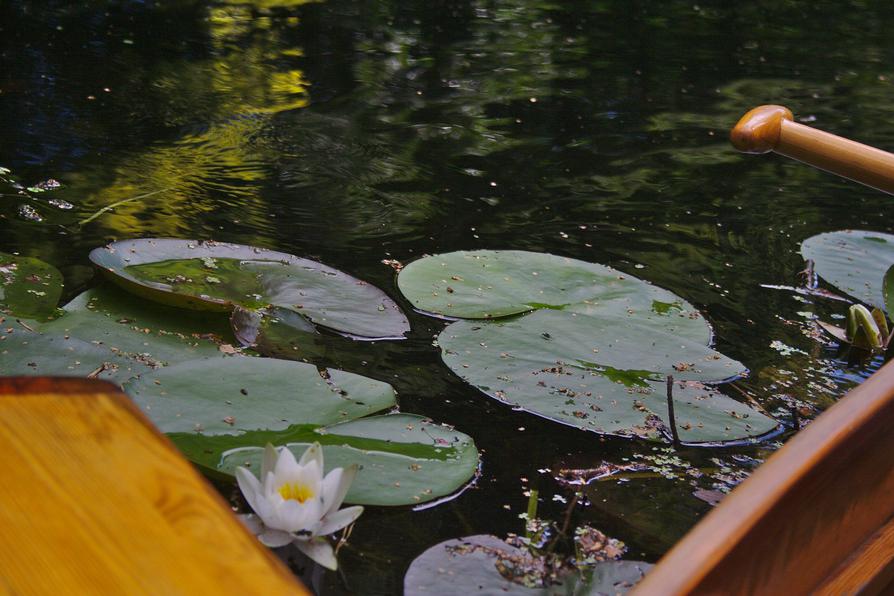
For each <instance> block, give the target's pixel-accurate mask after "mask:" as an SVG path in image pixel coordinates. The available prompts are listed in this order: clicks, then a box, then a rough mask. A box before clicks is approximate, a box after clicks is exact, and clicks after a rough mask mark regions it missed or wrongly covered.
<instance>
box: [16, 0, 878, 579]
mask: <svg viewBox="0 0 894 596" xmlns="http://www.w3.org/2000/svg"><path fill="white" fill-rule="evenodd" d="M892 28H894V5H892V4H891V3H890V2H856V1H854V2H837V3H801V2H790V1H784V2H783V1H780V2H775V3H772V4H771V5H766V4H765V5H761V6H759V5H757V4H755V5H750V4H748V3H726V2H719V1H712V2H699V3H698V4H694V3H693V2H677V1H667V2H661V3H655V2H636V1H631V0H615V1H610V0H606V1H600V2H592V1H586V2H584V1H576V0H571V1H566V2H560V3H556V2H544V1H542V0H517V1H515V2H508V1H505V0H487V1H484V0H482V1H477V2H476V1H472V0H443V1H436V2H434V1H430V2H388V1H379V2H347V1H343V0H327V1H326V2H320V3H305V2H302V1H301V0H255V1H251V2H250V1H244V2H243V1H239V0H223V1H218V2H213V1H192V0H178V1H173V0H168V1H161V0H159V1H155V2H138V1H129V2H100V1H85V2H78V3H71V2H62V1H42V2H27V1H17V0H9V1H6V2H3V3H0V33H2V36H0V37H2V40H0V48H2V49H0V166H5V167H7V168H9V169H10V170H11V171H12V173H13V174H14V175H15V176H16V177H17V178H18V179H19V180H21V181H23V182H24V183H26V184H34V183H37V182H39V181H42V180H46V179H48V178H53V179H56V180H58V181H60V182H61V183H62V184H63V187H62V188H60V189H57V190H54V191H52V195H51V196H52V198H54V199H58V200H61V201H65V202H67V203H70V204H71V206H73V207H72V208H71V209H62V208H59V206H60V205H61V206H63V207H65V206H66V205H64V204H62V203H59V202H57V205H56V206H54V205H52V204H50V203H49V202H48V201H47V199H45V198H44V196H49V195H44V194H41V195H40V196H39V197H37V198H36V200H31V201H29V200H26V199H23V198H22V197H20V196H17V195H16V194H15V190H14V189H11V188H10V187H3V188H2V192H3V194H2V196H0V229H2V234H0V251H5V252H19V253H21V254H23V255H28V256H34V257H39V258H41V259H43V260H45V261H48V262H50V263H52V264H53V265H55V266H56V267H58V268H59V269H61V270H62V272H63V274H64V275H65V278H66V288H65V298H71V297H73V296H75V295H77V294H78V293H79V292H81V291H82V290H83V289H85V288H87V287H89V286H91V285H94V284H95V283H97V280H94V279H93V273H92V269H91V267H90V263H89V261H88V259H87V255H88V253H89V251H90V250H91V249H92V248H94V247H96V246H100V245H102V244H104V243H106V242H108V241H111V240H118V239H128V238H137V237H149V236H159V237H177V238H196V239H214V240H219V241H228V242H236V243H241V244H249V245H254V246H260V247H265V248H271V249H275V250H278V251H282V252H286V253H291V254H294V255H298V256H301V257H307V258H311V259H315V260H319V261H321V262H323V263H325V264H327V265H330V266H333V267H336V268H338V269H341V270H342V271H345V272H347V273H349V274H351V275H353V276H356V277H359V278H361V279H364V280H367V281H369V282H371V283H372V284H374V285H376V286H378V287H380V288H382V289H384V290H385V291H386V293H388V294H389V295H390V296H391V297H392V298H393V299H394V300H396V301H397V302H398V303H399V304H400V305H401V306H402V307H403V308H404V310H405V311H406V312H407V313H408V316H409V318H410V323H411V325H412V332H411V333H410V336H409V338H408V339H406V340H404V341H401V342H390V343H388V342H373V343H367V342H364V343H362V344H358V345H356V346H355V347H353V348H349V349H344V350H341V351H338V352H333V353H325V354H322V355H320V356H319V358H318V362H317V363H319V364H326V365H330V366H337V367H341V368H344V369H346V370H349V371H352V372H357V373H361V374H365V375H368V376H371V377H373V378H376V379H380V380H384V381H388V382H389V383H391V384H392V385H393V386H394V387H395V388H396V389H397V391H398V394H399V398H398V399H399V404H400V408H401V410H402V411H403V412H407V413H416V414H422V415H426V416H431V417H433V418H435V419H436V420H438V421H442V422H447V423H449V424H451V425H454V426H456V428H457V429H458V430H461V431H463V432H465V433H467V434H469V435H471V436H472V437H473V438H474V440H475V442H476V444H477V445H478V447H479V449H480V450H481V452H482V466H481V475H480V478H479V479H478V480H477V483H476V484H475V485H474V487H472V488H470V489H469V490H466V491H465V492H463V493H462V494H461V495H459V496H458V497H457V498H455V499H452V500H449V501H447V502H445V503H441V504H438V505H437V506H433V507H428V508H423V509H421V510H413V509H411V508H406V507H401V508H385V507H369V508H368V510H367V511H366V513H365V514H364V515H363V517H362V518H361V519H360V522H359V523H358V524H357V526H356V528H355V530H354V532H353V535H352V536H351V540H350V543H349V545H348V546H346V547H345V548H344V549H343V550H342V551H341V553H340V563H341V570H340V571H339V573H329V574H327V575H326V576H325V578H324V579H323V585H324V589H325V591H326V592H328V593H368V594H380V593H381V594H386V593H396V592H399V591H400V590H401V586H402V581H403V575H404V573H405V571H406V569H407V567H408V565H409V563H410V561H411V560H412V559H413V558H414V557H416V556H418V555H419V554H420V553H421V552H422V551H423V550H425V549H426V548H428V547H430V546H432V545H434V544H436V543H438V542H440V541H442V540H446V539H449V538H456V537H459V536H464V535H470V534H495V535H499V536H505V535H506V534H507V533H510V532H516V533H517V532H523V531H524V522H523V520H522V519H520V518H519V515H520V514H521V513H523V512H525V511H526V509H527V504H528V497H527V494H528V492H529V491H530V490H532V489H537V490H538V491H539V496H540V505H539V511H538V514H539V515H540V516H541V517H542V518H545V519H549V520H557V521H559V522H560V523H561V521H562V520H563V519H564V518H565V514H566V509H567V505H566V503H567V502H569V501H570V500H571V497H572V495H573V492H574V489H573V488H568V487H564V486H562V485H561V484H559V483H558V482H557V481H556V480H555V479H554V476H555V474H556V473H557V471H558V470H560V469H566V468H571V469H585V468H593V467H596V466H598V465H599V464H600V463H602V462H603V461H609V462H614V463H623V462H625V461H644V460H649V461H652V463H653V464H655V465H656V466H658V467H661V468H662V469H663V475H662V474H660V473H659V474H652V475H646V477H642V478H631V479H628V480H626V481H617V480H615V481H609V482H601V483H595V484H591V485H590V486H589V487H588V489H587V491H586V499H584V500H583V501H582V504H579V505H578V506H577V507H575V508H574V509H573V511H572V512H571V514H570V517H569V519H570V520H571V523H572V524H573V525H579V524H584V523H589V524H591V525H593V526H595V527H597V528H599V529H601V530H602V531H604V532H605V533H606V534H608V535H610V536H613V537H615V538H618V539H620V540H623V541H624V542H626V543H627V545H628V547H629V552H628V557H629V558H632V559H640V560H646V561H653V562H654V561H656V560H657V559H658V558H660V556H661V555H662V554H663V553H664V552H665V551H666V550H667V549H668V548H669V547H670V546H671V545H673V543H674V542H675V541H676V540H678V539H679V538H680V537H681V536H682V535H683V534H684V533H685V532H686V531H687V530H688V529H689V528H690V527H691V526H692V525H693V524H695V523H696V522H697V521H698V519H699V518H700V516H702V515H703V514H704V513H705V512H706V511H707V510H709V509H710V505H709V504H707V503H706V502H704V501H703V500H700V499H698V498H696V497H695V496H693V491H695V490H696V489H698V488H701V489H705V490H716V489H717V488H718V487H720V488H723V489H726V488H728V487H729V486H732V485H733V484H734V483H735V482H736V481H737V480H738V479H741V478H742V477H743V476H744V475H746V474H747V473H748V471H749V470H751V469H753V467H754V466H755V465H756V464H758V463H759V462H760V461H762V460H763V459H765V458H766V457H767V456H768V455H769V454H770V453H771V452H772V451H773V450H774V449H776V448H778V447H779V445H780V444H781V441H782V440H783V439H784V438H785V436H787V435H782V436H779V437H776V438H773V439H771V440H769V441H766V442H763V443H761V444H757V445H744V446H737V447H725V448H713V449H708V448H695V447H690V448H682V449H680V450H678V451H676V452H672V451H665V447H662V446H656V445H655V444H653V443H642V442H636V441H629V440H624V439H619V438H601V437H598V436H596V435H593V434H589V433H584V432H581V431H578V430H575V429H572V428H568V427H563V426H559V425H556V424H555V423H551V422H548V421H545V420H542V419H539V418H537V417H535V416H533V415H531V414H527V413H523V412H514V411H512V410H511V409H510V408H508V407H506V406H503V405H502V404H500V403H497V402H496V401H493V400H490V399H489V398H487V397H485V396H484V395H482V394H480V393H479V392H478V391H477V390H475V389H474V388H472V387H470V386H468V385H466V384H464V383H463V382H462V381H461V380H460V379H459V378H457V377H456V376H454V375H453V374H452V373H451V372H450V371H449V370H448V369H447V368H446V367H445V366H444V365H443V364H442V363H441V361H440V358H439V355H438V352H437V350H436V348H435V347H433V346H432V339H433V336H435V335H436V334H437V333H438V332H439V331H440V329H441V328H442V327H443V322H442V321H438V320H436V319H432V318H429V317H426V316H423V315H421V314H418V313H414V312H413V311H412V309H411V308H410V306H409V303H408V302H407V301H406V300H405V299H404V298H403V297H402V296H401V295H400V293H399V292H398V290H397V286H396V281H395V272H394V270H393V269H392V267H391V266H389V265H388V264H385V263H383V261H384V260H392V259H393V260H397V261H399V262H401V263H408V262H410V261H412V260H414V259H416V258H418V257H421V256H422V255H424V254H433V253H441V252H448V251H453V250H460V249H478V248H490V249H524V250H531V251H542V252H549V253H553V254H557V255H564V256H569V257H574V258H577V259H582V260H585V261H591V262H598V263H604V264H607V265H610V266H612V267H615V268H617V269H619V270H622V271H624V272H628V273H630V274H633V275H636V276H638V277H640V278H642V279H646V280H648V281H651V282H653V283H655V284H657V285H659V286H662V287H664V288H667V289H669V290H671V291H673V292H675V293H676V294H678V295H679V296H682V297H683V298H685V299H686V300H688V301H689V302H691V303H693V304H694V305H695V306H697V307H698V308H699V309H701V311H702V312H703V313H704V314H705V315H706V317H707V318H708V320H709V321H710V322H711V323H712V324H713V326H714V331H715V347H716V348H717V349H718V350H719V351H721V352H722V353H724V354H726V355H729V356H730V357H732V358H735V359H737V360H739V361H741V362H743V363H745V365H746V366H747V367H748V368H749V369H750V371H751V372H750V375H749V376H748V377H746V378H744V379H742V380H739V381H737V382H736V383H735V384H734V387H731V388H727V389H726V391H727V393H729V395H730V396H732V397H735V398H737V399H740V400H748V401H750V402H752V403H753V402H756V403H758V404H760V405H761V406H762V407H763V408H764V409H765V410H767V411H769V412H771V413H773V414H775V415H776V416H777V417H778V418H779V419H780V420H783V421H785V422H786V423H787V424H789V425H790V426H791V425H793V424H795V423H803V422H804V421H806V420H809V419H810V418H813V417H815V416H816V414H817V413H818V412H819V411H821V410H823V409H824V408H826V407H828V406H829V405H830V404H832V403H833V402H834V401H835V400H836V399H837V398H839V397H840V396H841V395H842V394H843V393H844V392H845V391H846V390H847V389H848V388H850V387H852V386H853V385H854V384H855V383H857V382H859V381H860V380H861V379H862V378H865V377H866V376H868V375H869V374H870V373H871V372H872V371H873V370H874V369H875V368H877V367H878V365H879V364H880V361H879V360H878V359H876V360H875V361H870V362H848V361H847V359H845V358H843V357H840V356H839V355H838V354H837V352H836V350H835V349H834V347H832V346H830V345H829V344H828V343H827V342H825V341H823V340H821V339H818V338H817V336H816V334H815V333H814V332H813V328H812V326H811V324H810V317H811V314H810V313H822V314H824V315H825V316H826V318H828V316H829V315H830V314H834V313H843V312H844V309H843V307H842V306H841V305H840V304H837V303H822V302H817V303H813V302H809V301H807V300H805V299H804V298H802V297H799V296H796V295H794V294H792V293H790V292H786V291H780V290H774V289H768V288H764V287H762V286H761V284H785V285H795V284H797V283H798V273H799V271H800V270H802V269H803V266H804V265H803V261H802V259H801V257H800V256H799V254H798V248H799V245H800V242H801V241H802V240H803V239H805V238H807V237H808V236H811V235H813V234H817V233H820V232H824V231H829V230H836V229H845V228H857V229H869V230H875V231H891V229H892V225H891V223H890V220H889V218H888V217H886V214H887V213H888V212H889V210H888V209H887V208H886V204H887V202H888V201H890V199H889V198H887V197H886V196H884V195H882V194H880V193H877V192H875V191H872V190H870V189H867V188H863V187H861V186H858V185H856V184H852V183H848V182H846V181H843V180H840V179H837V178H835V177H833V176H831V175H828V174H825V173H822V172H818V171H815V170H812V169H810V168H808V167H806V166H803V165H800V164H798V163H794V162H791V161H787V160H785V159H783V158H779V157H775V156H762V157H753V156H743V155H740V154H738V153H736V152H735V151H734V150H733V149H732V148H731V147H730V146H729V143H728V141H727V133H728V130H729V128H730V127H731V126H732V125H733V124H734V123H735V122H736V120H737V119H738V118H739V117H740V116H741V115H742V114H743V113H744V112H745V111H746V110H747V109H749V108H751V107H753V106H756V105H759V104H762V103H779V104H783V105H786V106H788V107H789V108H791V109H792V111H793V112H794V113H795V116H796V118H798V117H800V118H801V119H802V120H803V121H805V122H808V123H809V124H810V125H812V126H816V127H819V128H823V129H825V130H829V131H831V132H836V133H838V134H843V135H846V136H849V137H852V138H855V139H858V140H861V141H863V142H866V143H869V144H873V145H876V146H880V147H887V148H890V147H894V101H892V100H891V97H892V93H894V70H892V68H891V64H892V63H894V61H892V58H894V55H892V54H894V50H892V47H891V44H890V31H891V30H892ZM23 204H25V205H28V206H29V207H31V208H32V209H33V210H34V211H35V212H36V213H37V214H38V215H39V217H40V221H36V219H35V217H34V213H33V212H31V211H29V210H24V211H23V210H22V209H21V207H20V206H21V205H23ZM112 205H115V206H114V208H113V209H109V210H103V208H104V207H109V206H112ZM29 214H30V217H29ZM0 374H2V371H0ZM792 412H795V413H796V415H795V416H793V414H792ZM793 418H797V420H796V421H793ZM675 458H676V459H675ZM693 468H695V469H696V470H693ZM698 470H701V472H699V471H698ZM220 488H221V490H222V491H223V492H224V494H225V495H227V496H231V495H233V492H234V491H233V489H232V487H231V486H229V485H226V484H220Z"/></svg>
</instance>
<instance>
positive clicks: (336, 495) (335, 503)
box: [323, 464, 358, 514]
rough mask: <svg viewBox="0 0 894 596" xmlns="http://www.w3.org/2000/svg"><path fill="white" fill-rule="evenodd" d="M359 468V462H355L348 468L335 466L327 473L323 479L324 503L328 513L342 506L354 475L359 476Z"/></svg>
mask: <svg viewBox="0 0 894 596" xmlns="http://www.w3.org/2000/svg"><path fill="white" fill-rule="evenodd" d="M357 469H358V468H357V464H354V465H353V466H348V467H347V468H335V469H334V470H332V471H331V472H329V473H328V474H326V478H325V479H324V480H323V505H324V508H325V510H326V513H327V514H328V513H330V512H335V511H337V510H338V508H339V507H341V504H342V503H343V502H344V500H345V495H347V494H348V489H349V488H351V483H352V482H354V477H355V476H357ZM336 472H338V473H336Z"/></svg>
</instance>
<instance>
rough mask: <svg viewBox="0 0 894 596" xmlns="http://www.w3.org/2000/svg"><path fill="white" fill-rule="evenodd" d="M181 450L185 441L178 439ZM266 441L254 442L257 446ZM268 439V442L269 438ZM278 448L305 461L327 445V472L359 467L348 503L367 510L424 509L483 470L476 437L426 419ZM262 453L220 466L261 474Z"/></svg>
mask: <svg viewBox="0 0 894 596" xmlns="http://www.w3.org/2000/svg"><path fill="white" fill-rule="evenodd" d="M172 438H173V439H174V440H175V442H177V443H178V445H182V442H181V441H180V440H179V439H180V438H181V437H179V436H178V435H173V436H172ZM260 438H262V437H261V436H260V435H258V436H256V437H254V439H255V441H256V442H255V444H256V445H257V444H263V443H259V442H257V439H260ZM268 438H269V437H268ZM275 438H276V440H275V441H273V442H274V444H277V445H280V444H285V445H287V446H288V448H289V449H291V450H292V451H293V452H294V453H295V455H296V456H300V455H301V454H302V453H303V452H304V450H305V449H307V447H308V446H309V445H310V444H311V443H312V442H314V441H317V442H319V443H321V444H322V445H323V456H324V461H325V463H326V468H327V470H328V469H331V468H333V467H339V466H347V465H351V464H354V463H356V464H359V465H360V471H359V472H358V474H357V477H356V478H355V480H354V483H353V484H352V485H351V489H350V491H349V492H348V496H347V499H346V500H347V501H348V502H351V503H361V504H367V505H408V504H420V503H424V502H426V501H431V500H432V499H436V498H438V497H443V496H446V495H449V494H451V493H453V492H455V491H457V490H458V489H460V488H462V487H463V486H464V485H466V484H467V483H468V482H469V480H470V479H471V478H472V477H473V476H474V475H475V474H476V472H477V470H478V451H477V449H476V448H475V443H474V441H472V438H471V437H469V436H468V435H465V434H463V433H461V432H458V431H456V430H453V429H452V428H450V427H447V426H442V425H438V424H434V423H432V422H431V421H430V420H428V419H426V418H423V417H422V416H415V415H412V414H389V415H386V416H372V417H367V418H362V419H359V420H354V421H352V422H345V423H342V424H337V425H334V426H328V427H322V428H309V427H305V428H293V429H291V430H290V431H289V432H287V433H281V434H279V435H278V436H277V437H275ZM262 456H263V449H262V448H260V447H246V448H236V449H231V450H229V451H227V452H226V453H224V454H223V457H222V458H221V459H220V460H219V461H218V462H215V464H216V467H217V468H218V469H219V470H220V471H222V472H225V473H228V474H232V473H233V471H234V470H235V469H236V466H245V465H248V466H249V467H251V468H252V469H259V466H260V462H261V457H262Z"/></svg>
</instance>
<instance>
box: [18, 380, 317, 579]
mask: <svg viewBox="0 0 894 596" xmlns="http://www.w3.org/2000/svg"><path fill="white" fill-rule="evenodd" d="M0 453H2V454H3V455H2V457H3V461H4V462H6V465H5V466H4V478H3V481H2V482H0V592H3V591H4V589H5V590H6V591H7V592H8V593H12V594H116V595H119V594H159V595H165V596H175V595H181V594H183V595H185V594H203V595H204V594H234V595H235V594H239V595H249V594H251V595H254V594H257V595H265V596H266V595H277V594H308V592H307V590H306V589H305V588H304V587H303V586H302V585H301V584H300V583H298V582H297V580H296V579H295V578H294V576H293V575H292V574H291V573H290V572H289V570H288V569H287V568H286V567H285V566H284V565H283V564H282V563H281V562H280V561H279V560H278V559H277V558H276V557H275V556H274V555H272V554H271V553H270V552H269V551H268V550H267V549H266V548H265V547H263V546H262V545H261V544H260V543H259V542H258V541H257V540H256V538H255V537H254V536H252V535H251V534H250V533H249V532H248V531H247V530H246V529H245V528H244V527H243V526H242V524H241V523H240V522H239V520H237V519H236V518H235V516H234V515H233V514H232V511H231V510H230V507H229V506H228V505H227V503H226V502H225V501H224V500H223V499H222V498H221V497H220V495H219V494H218V493H217V492H216V491H215V490H214V489H213V487H211V486H210V485H209V484H208V483H207V482H206V481H205V479H204V478H202V477H201V475H200V474H199V473H198V472H196V470H195V469H194V468H193V467H192V465H190V464H189V463H188V462H187V461H186V460H185V459H183V458H182V457H181V456H180V454H179V452H177V450H176V448H175V447H174V446H173V444H171V442H170V441H168V439H167V438H166V437H164V436H163V435H162V434H160V433H159V432H158V431H157V430H156V429H155V428H154V427H153V426H152V425H151V423H149V421H148V420H146V418H145V417H144V416H143V415H142V414H141V413H140V412H139V411H138V410H137V408H136V407H134V406H133V404H132V402H131V401H130V400H129V399H128V398H127V396H125V395H124V394H123V393H121V392H120V391H119V390H118V389H117V388H116V387H115V386H113V385H111V384H109V383H105V382H102V381H92V380H87V379H45V378H0Z"/></svg>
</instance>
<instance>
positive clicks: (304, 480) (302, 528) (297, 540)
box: [236, 443, 363, 569]
mask: <svg viewBox="0 0 894 596" xmlns="http://www.w3.org/2000/svg"><path fill="white" fill-rule="evenodd" d="M356 474H357V466H356V465H354V466H351V467H349V468H335V469H334V470H332V471H330V472H329V473H328V474H326V477H325V478H324V477H323V449H322V448H321V447H320V444H319V443H314V444H313V445H311V446H310V447H308V448H307V451H305V452H304V455H302V456H301V459H300V460H299V461H295V456H294V455H293V454H292V452H291V451H290V450H288V449H287V448H285V447H280V448H279V449H278V450H277V449H275V448H274V447H273V445H270V444H268V445H267V448H266V449H265V450H264V459H263V461H262V463H261V479H260V480H258V478H256V477H255V475H254V474H252V473H251V472H249V471H248V469H246V468H244V467H242V466H240V467H238V468H236V480H237V481H238V482H239V488H240V489H241V490H242V494H243V495H245V500H246V501H248V504H249V505H250V506H251V508H252V509H253V510H254V512H255V513H256V514H257V517H258V518H259V520H253V519H251V518H248V519H246V523H247V524H248V525H249V528H250V529H251V530H252V531H254V532H255V533H256V534H257V535H258V538H259V539H260V541H261V542H263V543H264V544H265V545H267V546H269V547H272V548H276V547H279V546H285V545H287V544H289V543H290V542H293V543H294V544H295V546H297V547H298V548H299V549H300V550H301V551H302V552H303V553H304V554H306V555H307V556H308V557H310V558H311V559H313V560H314V561H316V562H317V563H319V564H320V565H323V566H324V567H326V568H328V569H335V568H336V566H337V562H336V560H335V554H334V553H333V551H332V545H331V544H330V543H329V541H328V540H326V539H325V538H323V536H327V535H329V534H332V533H333V532H337V531H338V530H341V529H342V528H344V527H346V526H348V525H350V524H351V523H353V522H354V520H356V519H357V518H358V517H359V516H360V514H361V513H363V507H360V506H354V507H346V508H344V509H339V507H340V506H341V504H342V501H344V499H345V495H346V494H347V493H348V487H350V486H351V482H352V481H353V480H354V476H355V475H356ZM258 522H260V523H258Z"/></svg>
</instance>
